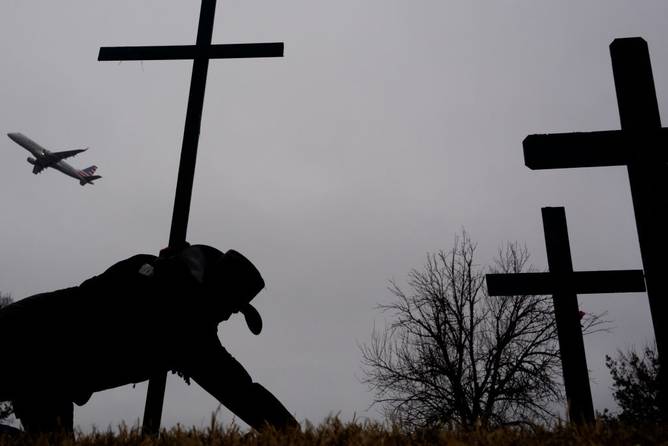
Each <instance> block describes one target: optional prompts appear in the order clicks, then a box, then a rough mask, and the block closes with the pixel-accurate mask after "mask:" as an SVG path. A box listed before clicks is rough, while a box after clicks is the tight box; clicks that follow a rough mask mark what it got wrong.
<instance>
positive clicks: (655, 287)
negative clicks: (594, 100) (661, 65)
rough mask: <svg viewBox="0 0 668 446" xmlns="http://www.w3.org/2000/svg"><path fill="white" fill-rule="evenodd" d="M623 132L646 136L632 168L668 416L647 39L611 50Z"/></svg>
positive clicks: (658, 167) (660, 220)
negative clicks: (640, 158) (644, 155)
mask: <svg viewBox="0 0 668 446" xmlns="http://www.w3.org/2000/svg"><path fill="white" fill-rule="evenodd" d="M610 55H611V58H612V71H613V74H614V78H615V90H616V92H617V104H618V108H619V118H620V122H621V126H622V132H629V133H633V134H643V133H644V134H646V135H647V137H646V138H647V140H648V141H647V142H648V143H649V144H647V146H646V147H636V148H635V150H644V151H646V152H648V153H647V160H646V161H645V162H642V161H639V162H631V163H629V164H628V166H627V170H628V174H629V183H630V185H631V197H632V199H633V210H634V213H635V217H636V230H637V231H638V241H639V243H640V255H641V258H642V263H643V268H644V270H645V282H646V285H647V296H648V299H649V307H650V312H651V314H652V324H653V327H654V336H655V338H656V346H657V350H658V354H659V361H660V365H661V366H660V368H659V403H660V405H661V408H662V410H663V412H664V415H668V376H666V373H667V372H668V324H666V322H665V317H666V315H668V282H667V281H666V279H665V274H666V271H668V195H667V194H666V190H667V189H666V186H668V164H666V162H665V161H663V162H652V161H651V160H652V159H654V160H657V159H660V158H661V157H662V156H663V157H665V156H666V148H665V147H666V146H665V145H663V144H660V141H658V140H653V138H652V135H653V134H654V133H657V132H659V131H660V130H661V118H660V116H659V105H658V103H657V99H656V90H655V87H654V78H653V76H652V66H651V62H650V58H649V49H648V47H647V42H645V40H643V39H616V40H615V41H613V42H612V44H611V45H610Z"/></svg>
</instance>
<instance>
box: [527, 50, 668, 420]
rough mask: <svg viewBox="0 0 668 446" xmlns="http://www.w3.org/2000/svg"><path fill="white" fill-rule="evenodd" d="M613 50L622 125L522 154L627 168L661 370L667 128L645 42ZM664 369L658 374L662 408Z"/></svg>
mask: <svg viewBox="0 0 668 446" xmlns="http://www.w3.org/2000/svg"><path fill="white" fill-rule="evenodd" d="M610 55H611V58H612V71H613V75H614V78H615V90H616V92H617V104H618V108H619V117H620V121H621V127H622V129H621V130H616V131H605V132H592V133H567V134H554V135H530V136H528V137H527V138H526V139H525V140H524V143H523V145H524V161H525V164H526V165H527V167H529V168H530V169H557V168H571V167H595V166H626V167H627V170H628V174H629V183H630V186H631V198H632V200H633V209H634V213H635V218H636V228H637V231H638V241H639V243H640V254H641V257H642V263H643V269H644V271H645V281H646V285H647V297H648V299H649V307H650V311H651V315H652V324H653V326H654V335H655V337H656V345H657V350H658V354H659V363H660V369H661V370H665V371H668V324H666V321H665V317H666V315H667V314H668V281H666V280H665V274H666V271H668V195H667V194H666V190H667V187H666V186H668V182H667V180H668V164H666V163H667V162H668V151H666V149H665V148H666V146H667V145H668V129H665V128H662V127H661V119H660V117H659V106H658V104H657V100H656V92H655V89H654V78H653V76H652V67H651V64H650V58H649V50H648V48H647V42H645V40H643V39H641V38H639V37H634V38H626V39H616V40H614V41H613V42H612V44H611V45H610ZM666 375H667V373H666V372H664V373H661V374H660V376H659V389H660V390H659V404H660V405H661V409H662V410H663V412H664V414H668V376H666Z"/></svg>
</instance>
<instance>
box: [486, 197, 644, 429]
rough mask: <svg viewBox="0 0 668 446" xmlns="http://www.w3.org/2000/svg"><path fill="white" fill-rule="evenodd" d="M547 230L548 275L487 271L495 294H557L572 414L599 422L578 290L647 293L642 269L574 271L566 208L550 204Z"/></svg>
mask: <svg viewBox="0 0 668 446" xmlns="http://www.w3.org/2000/svg"><path fill="white" fill-rule="evenodd" d="M541 211H542V215H543V231H544V232H545V248H546V251H547V263H548V267H549V271H550V272H549V273H519V274H487V277H486V279H487V291H488V294H489V295H490V296H520V295H540V294H552V300H553V302H554V316H555V320H556V325H557V338H558V339H559V354H560V356H561V366H562V369H563V374H564V387H565V388H566V399H567V401H568V415H569V418H570V420H571V421H573V422H575V423H579V424H581V423H591V422H593V421H594V406H593V404H592V399H591V389H590V387H589V372H588V369H587V359H586V357H585V350H584V342H583V339H582V327H581V326H580V314H579V309H578V298H577V295H578V294H585V293H594V294H598V293H624V292H641V291H645V282H644V281H643V273H642V271H641V270H617V271H577V272H574V271H573V263H572V261H571V249H570V243H569V241H568V228H567V226H566V213H565V212H564V208H563V207H545V208H542V209H541Z"/></svg>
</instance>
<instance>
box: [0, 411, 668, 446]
mask: <svg viewBox="0 0 668 446" xmlns="http://www.w3.org/2000/svg"><path fill="white" fill-rule="evenodd" d="M75 437H76V438H71V437H62V436H61V437H58V436H42V437H38V438H34V437H33V438H30V437H14V438H10V437H7V436H5V437H2V436H0V446H10V445H12V446H13V445H37V446H47V445H68V446H69V445H71V446H75V445H76V446H125V445H141V446H153V445H156V446H157V445H164V446H173V445H174V446H175V445H179V446H181V445H183V446H200V445H202V446H203V445H207V446H209V445H211V446H218V445H220V446H223V445H225V446H242V445H243V446H256V445H257V446H278V445H280V446H285V445H294V446H301V445H309V446H310V445H318V446H335V445H336V446H338V445H364V446H371V445H374V446H376V445H381V446H398V445H416V446H417V445H424V446H427V445H429V446H432V445H453V446H463V445H476V446H486V445H489V446H505V445H571V444H572V445H606V446H607V445H650V444H664V445H668V425H651V426H620V425H612V424H603V423H599V424H596V425H593V426H588V427H580V428H577V427H572V426H561V427H556V428H554V429H551V430H545V429H533V430H518V429H496V430H476V431H471V432H464V431H447V430H440V431H437V430H433V431H422V432H417V433H406V432H402V431H400V430H399V429H396V428H394V429H392V428H386V427H383V426H382V425H379V424H375V423H361V424H360V423H342V422H340V421H339V420H337V419H335V418H333V419H330V420H327V421H326V422H324V423H323V424H321V425H319V426H311V425H308V426H306V428H304V429H303V430H302V431H301V432H287V433H281V432H277V431H274V430H271V429H267V430H265V431H263V432H254V431H253V432H243V431H241V430H240V429H239V428H238V427H235V426H231V427H225V428H224V427H222V426H220V425H219V424H217V423H216V422H215V420H214V421H213V422H212V424H211V426H210V427H209V428H207V429H198V430H196V429H190V430H185V429H183V428H174V429H170V430H165V431H163V432H162V434H161V435H160V437H159V438H152V437H142V436H141V434H140V433H139V431H138V430H137V429H128V428H125V427H121V428H120V429H119V431H118V432H115V433H112V432H104V433H103V432H97V433H93V434H88V435H81V434H78V435H76V436H75Z"/></svg>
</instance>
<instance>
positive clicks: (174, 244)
mask: <svg viewBox="0 0 668 446" xmlns="http://www.w3.org/2000/svg"><path fill="white" fill-rule="evenodd" d="M215 12H216V0H202V6H201V9H200V16H199V27H198V29H197V41H196V44H195V45H184V46H135V47H103V48H100V53H99V56H98V60H101V61H107V60H118V61H120V60H166V59H170V60H174V59H192V60H193V69H192V77H191V81H190V95H189V97H188V108H187V111H186V123H185V129H184V132H183V145H182V147H181V160H180V162H179V173H178V179H177V184H176V195H175V198H174V211H173V213H172V225H171V229H170V233H169V247H170V248H173V249H178V248H180V247H182V246H184V245H185V242H186V233H187V229H188V215H189V213H190V199H191V196H192V186H193V178H194V176H195V162H196V159H197V144H198V141H199V133H200V126H201V122H202V108H203V105H204V90H205V86H206V76H207V71H208V67H209V59H224V58H247V57H282V56H283V43H282V42H273V43H247V44H227V45H212V44H211V36H212V34H213V22H214V17H215ZM146 348H151V346H147V347H146ZM165 383H166V374H164V373H162V374H160V375H159V376H155V377H153V378H151V380H150V381H149V387H148V393H147V395H146V407H145V409H144V423H143V429H144V432H145V433H148V434H155V433H157V432H158V431H159V429H160V418H161V416H162V405H163V401H164V393H165Z"/></svg>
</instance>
